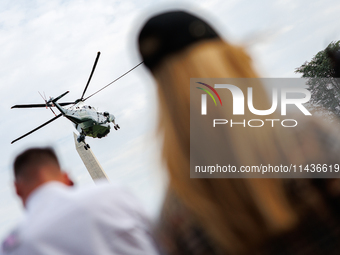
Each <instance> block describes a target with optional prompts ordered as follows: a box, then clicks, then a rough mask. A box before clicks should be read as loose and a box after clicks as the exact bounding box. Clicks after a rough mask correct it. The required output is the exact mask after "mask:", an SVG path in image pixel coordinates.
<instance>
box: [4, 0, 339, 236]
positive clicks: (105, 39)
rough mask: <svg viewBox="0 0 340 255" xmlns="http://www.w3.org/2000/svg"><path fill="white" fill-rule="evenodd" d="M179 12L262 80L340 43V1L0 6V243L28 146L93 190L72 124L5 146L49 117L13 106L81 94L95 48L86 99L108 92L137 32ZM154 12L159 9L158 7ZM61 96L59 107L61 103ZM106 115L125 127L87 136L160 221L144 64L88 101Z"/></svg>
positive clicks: (289, 71)
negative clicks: (16, 161)
mask: <svg viewBox="0 0 340 255" xmlns="http://www.w3.org/2000/svg"><path fill="white" fill-rule="evenodd" d="M173 7H183V8H185V9H188V10H191V11H192V12H195V13H199V14H201V15H203V16H204V17H206V18H207V19H208V20H209V21H210V22H211V23H212V24H213V26H215V27H216V28H217V30H218V31H219V33H220V34H221V35H222V36H223V37H224V38H225V39H226V40H228V41H230V42H232V43H237V44H242V45H244V46H246V47H247V49H248V52H249V53H250V55H251V56H252V58H253V61H254V65H255V67H256V69H257V70H258V72H259V73H260V75H261V76H262V77H274V78H279V77H299V75H297V74H295V73H294V70H295V68H297V67H299V66H300V65H301V64H303V63H304V62H305V61H308V60H310V59H311V58H312V57H313V56H314V55H315V54H316V53H317V52H318V51H320V50H322V49H324V48H325V47H326V46H327V45H328V44H329V43H330V42H331V41H335V40H340V19H339V18H338V14H339V13H340V3H339V2H338V1H337V0H326V1H310V0H300V1H297V0H294V1H293V0H277V1H269V0H262V1H245V0H243V1H242V0H229V1H220V0H210V1H194V0H192V1H187V2H186V3H185V4H184V5H183V1H181V4H178V1H170V0H168V1H155V0H143V1H137V0H125V1H112V0H96V1H86V0H68V1H65V0H49V1H43V0H40V1H34V0H31V1H27V0H17V1H10V0H7V1H6V0H2V1H1V4H0V47H1V51H0V58H1V68H0V81H1V82H0V86H1V94H0V97H1V100H0V113H1V117H2V120H1V124H0V125H1V132H0V142H1V145H2V146H1V147H0V152H1V155H2V160H1V162H0V240H2V239H3V237H4V236H5V234H6V233H7V232H8V231H9V230H10V229H11V228H12V227H13V226H15V225H16V224H17V222H18V221H19V219H20V216H21V214H22V206H21V204H20V201H19V200H18V199H17V198H16V196H15V193H14V189H13V186H12V179H13V176H12V162H13V158H14V157H15V155H16V154H17V153H19V152H21V151H22V150H24V149H25V148H28V147H31V146H45V145H50V146H53V147H54V148H55V149H56V151H57V153H58V156H59V157H60V161H61V164H62V167H63V168H64V169H65V170H66V171H68V172H69V173H70V175H71V177H72V178H73V179H74V180H75V182H76V183H77V185H79V186H81V187H85V186H87V185H94V184H93V182H92V180H91V177H90V175H89V174H88V172H87V170H86V168H85V167H84V165H83V163H82V161H81V159H80V157H79V155H78V154H77V152H76V150H75V146H74V141H73V134H72V132H76V131H75V129H74V128H73V125H72V124H71V123H70V122H69V121H68V120H67V119H65V118H59V119H58V120H56V121H55V122H53V124H50V125H48V126H46V127H44V128H43V129H41V130H39V131H38V132H36V133H34V134H32V135H30V136H28V137H27V138H25V139H23V140H20V141H18V142H17V143H15V144H13V145H11V144H10V142H11V141H12V140H14V139H15V138H17V137H19V136H21V135H23V134H24V133H26V132H28V131H30V130H31V129H33V128H35V127H37V126H38V125H40V124H42V123H44V122H45V121H47V120H49V119H50V118H53V116H54V115H53V114H52V113H51V112H50V111H49V110H46V109H44V108H41V109H12V110H10V107H11V106H12V105H15V104H24V103H43V101H42V99H41V97H40V96H39V94H38V91H40V92H45V94H46V95H47V96H53V97H56V96H58V95H60V94H62V93H64V92H65V91H67V90H69V91H70V93H69V94H68V95H66V96H65V97H64V98H63V99H64V100H65V101H72V100H75V99H77V98H79V97H80V96H81V94H82V91H83V89H84V86H85V84H86V82H87V79H88V76H89V74H90V71H91V68H92V65H93V62H94V59H95V57H96V54H97V52H98V51H101V53H102V54H101V57H100V59H99V63H98V65H97V69H96V72H95V74H94V76H93V78H92V82H91V84H90V87H89V89H88V92H87V95H90V94H91V93H93V92H95V91H96V90H98V89H100V88H101V87H103V86H105V85H106V84H108V83H109V82H111V81H112V80H114V79H115V78H117V77H118V76H120V75H121V74H123V73H124V72H126V71H127V70H129V69H130V68H132V67H133V66H135V65H136V64H138V63H139V62H140V61H141V59H140V58H139V56H138V54H137V50H136V37H137V33H138V30H139V28H140V26H141V24H142V23H143V21H144V20H145V18H146V17H148V16H150V14H151V13H154V12H157V11H158V10H160V9H170V8H173ZM155 8H156V9H155ZM64 100H61V101H64ZM87 103H88V104H89V105H91V106H95V107H96V108H98V110H99V111H109V112H110V113H112V114H114V115H115V116H116V122H117V123H118V124H119V125H120V126H121V129H120V130H119V131H115V130H114V129H113V128H112V130H111V133H110V134H109V135H108V136H107V137H106V138H103V139H92V138H87V143H89V144H90V145H91V149H92V150H93V152H94V153H95V155H96V156H97V158H98V160H99V162H100V163H101V165H102V166H103V168H104V170H105V171H106V173H107V175H108V176H109V178H110V179H111V181H114V182H118V183H122V184H124V185H127V186H129V187H130V188H131V189H132V190H133V191H134V192H135V193H136V195H137V196H139V197H140V199H141V200H142V201H143V203H144V204H145V206H146V208H147V211H148V212H149V214H150V215H153V216H154V215H156V214H157V210H158V208H159V204H160V201H161V198H162V194H163V190H164V187H165V185H166V178H165V175H164V173H165V169H164V168H163V167H162V164H161V161H160V155H159V142H158V140H157V137H156V132H155V131H156V123H157V100H156V94H155V86H154V83H153V80H152V78H151V77H150V75H149V73H148V72H147V70H146V69H145V68H144V67H143V66H141V67H138V68H137V69H136V70H134V71H133V72H132V73H130V74H129V75H127V76H126V77H124V78H122V79H121V80H119V81H118V82H116V83H114V84H113V85H112V86H110V87H108V88H107V89H105V90H103V91H102V92H101V93H100V94H98V95H96V96H95V97H92V98H91V99H89V100H88V101H87Z"/></svg>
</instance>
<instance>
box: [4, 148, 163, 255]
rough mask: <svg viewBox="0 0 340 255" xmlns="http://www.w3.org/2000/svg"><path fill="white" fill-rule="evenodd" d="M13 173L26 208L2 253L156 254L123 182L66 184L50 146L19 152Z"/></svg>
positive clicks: (139, 208)
mask: <svg viewBox="0 0 340 255" xmlns="http://www.w3.org/2000/svg"><path fill="white" fill-rule="evenodd" d="M14 175H15V187H16V191H17V194H18V195H19V196H20V198H21V199H22V201H23V204H24V206H25V209H26V213H25V218H24V220H23V221H22V222H21V224H20V225H19V226H18V227H17V228H16V229H15V230H14V231H13V232H12V233H11V234H10V235H9V236H8V237H7V238H6V239H5V240H4V242H3V244H2V253H3V254H34V255H40V254H41V255H42V254H44V255H46V254H47V255H59V254H60V255H68V254H79V255H87V254H89V255H90V254H91V255H92V254H157V250H156V248H155V245H154V243H153V239H152V237H151V235H150V233H149V224H148V220H147V218H146V216H145V213H144V211H143V208H142V206H141V205H140V204H139V201H137V200H136V198H135V197H134V196H133V195H132V194H130V193H129V192H128V191H126V190H124V189H123V188H120V187H117V186H113V185H109V184H106V185H104V184H103V185H99V186H97V187H92V188H89V189H86V190H78V189H75V188H73V187H70V186H72V185H73V183H72V181H71V180H70V179H69V178H68V176H67V174H66V173H64V172H62V171H61V170H60V166H59V163H58V159H57V157H56V155H55V153H54V152H53V150H52V149H50V148H43V149H39V148H36V149H30V150H27V151H25V152H23V153H22V154H21V155H19V156H18V157H17V158H16V160H15V162H14Z"/></svg>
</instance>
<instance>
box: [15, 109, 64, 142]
mask: <svg viewBox="0 0 340 255" xmlns="http://www.w3.org/2000/svg"><path fill="white" fill-rule="evenodd" d="M61 116H63V115H62V114H59V115H57V116H56V117H54V118H53V119H50V120H49V121H47V122H45V123H44V124H42V125H40V126H39V127H37V128H35V129H33V130H31V131H30V132H28V133H26V134H24V135H23V136H20V137H19V138H17V139H15V140H13V141H12V142H11V144H13V143H15V142H16V141H18V140H20V139H22V138H24V137H26V136H28V135H30V134H32V133H33V132H35V131H37V130H38V129H40V128H42V127H44V126H46V125H47V124H49V123H51V122H52V121H55V120H56V119H58V118H59V117H61Z"/></svg>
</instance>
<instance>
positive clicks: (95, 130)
mask: <svg viewBox="0 0 340 255" xmlns="http://www.w3.org/2000/svg"><path fill="white" fill-rule="evenodd" d="M99 56H100V52H98V53H97V57H96V59H95V62H94V65H93V67H92V71H91V74H90V77H89V79H88V81H87V83H86V86H85V89H84V91H83V94H82V95H81V97H80V98H79V99H77V100H75V101H74V102H64V103H59V102H58V100H60V99H61V98H62V97H64V96H65V95H66V94H68V93H69V91H66V92H65V93H63V94H61V95H60V96H58V97H56V98H53V97H51V98H50V99H49V100H46V98H43V99H44V101H45V104H21V105H14V106H12V107H11V109H13V108H38V107H46V108H50V110H51V111H52V112H53V113H54V115H55V117H54V118H52V119H50V120H49V121H47V122H45V123H44V124H42V125H40V126H38V127H37V128H35V129H33V130H31V131H30V132H28V133H26V134H24V135H22V136H20V137H19V138H17V139H15V140H13V141H12V142H11V144H13V143H15V142H16V141H18V140H20V139H22V138H24V137H26V136H28V135H30V134H32V133H33V132H35V131H37V130H39V129H40V128H42V127H44V126H46V125H47V124H50V123H51V122H53V121H55V120H56V119H58V118H60V117H61V116H64V117H66V118H67V119H68V120H70V121H71V122H72V123H73V124H74V126H75V128H76V130H77V131H78V132H79V135H78V137H77V141H78V143H81V142H82V143H83V144H84V148H85V149H86V150H87V149H89V148H90V146H89V145H88V144H87V143H86V142H85V137H86V136H89V137H93V138H102V137H105V136H107V135H108V133H110V129H111V126H110V123H113V125H114V126H113V127H114V129H115V130H119V129H120V126H119V125H118V124H116V123H115V116H114V115H113V114H110V113H109V112H107V111H105V112H98V111H97V110H96V109H95V108H94V107H92V106H90V105H86V104H84V102H85V101H86V100H87V99H89V98H90V97H92V96H93V95H95V94H97V93H98V92H100V91H101V90H103V89H104V88H106V87H108V86H109V85H111V84H112V83H114V82H116V81H117V80H119V79H120V78H122V77H123V76H124V75H126V74H128V73H129V72H131V71H132V70H133V69H135V68H137V67H138V66H139V65H141V64H142V63H143V62H141V63H139V64H138V65H136V66H135V67H133V68H132V69H130V70H129V71H128V72H126V73H124V74H123V75H121V76H120V77H118V78H117V79H115V80H114V81H112V82H111V83H109V84H108V85H106V86H105V87H103V88H101V89H100V90H98V91H97V92H95V93H93V94H92V95H90V96H88V97H86V98H84V95H85V92H86V90H87V88H88V86H89V84H90V81H91V79H92V75H93V73H94V70H95V68H96V66H97V63H98V59H99ZM39 94H40V93H39ZM40 95H41V94H40ZM41 96H42V95H41ZM67 105H71V107H69V108H65V107H63V106H67ZM52 107H55V108H57V109H58V111H59V112H60V114H58V115H57V114H56V113H55V112H54V111H53V109H52Z"/></svg>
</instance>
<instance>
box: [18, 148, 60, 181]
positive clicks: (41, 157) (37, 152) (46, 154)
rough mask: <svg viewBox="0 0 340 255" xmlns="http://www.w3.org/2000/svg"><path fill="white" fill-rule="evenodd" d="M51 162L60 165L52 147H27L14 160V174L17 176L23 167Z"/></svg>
mask: <svg viewBox="0 0 340 255" xmlns="http://www.w3.org/2000/svg"><path fill="white" fill-rule="evenodd" d="M51 163H52V164H55V165H57V166H58V167H60V165H59V161H58V158H57V155H56V154H55V152H54V150H53V149H52V148H50V147H46V148H31V149H27V150H25V151H24V152H22V153H21V154H19V155H18V156H17V157H16V158H15V160H14V164H13V166H14V176H15V177H17V176H19V175H20V174H21V173H22V171H23V169H24V167H31V166H42V165H45V164H51Z"/></svg>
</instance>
